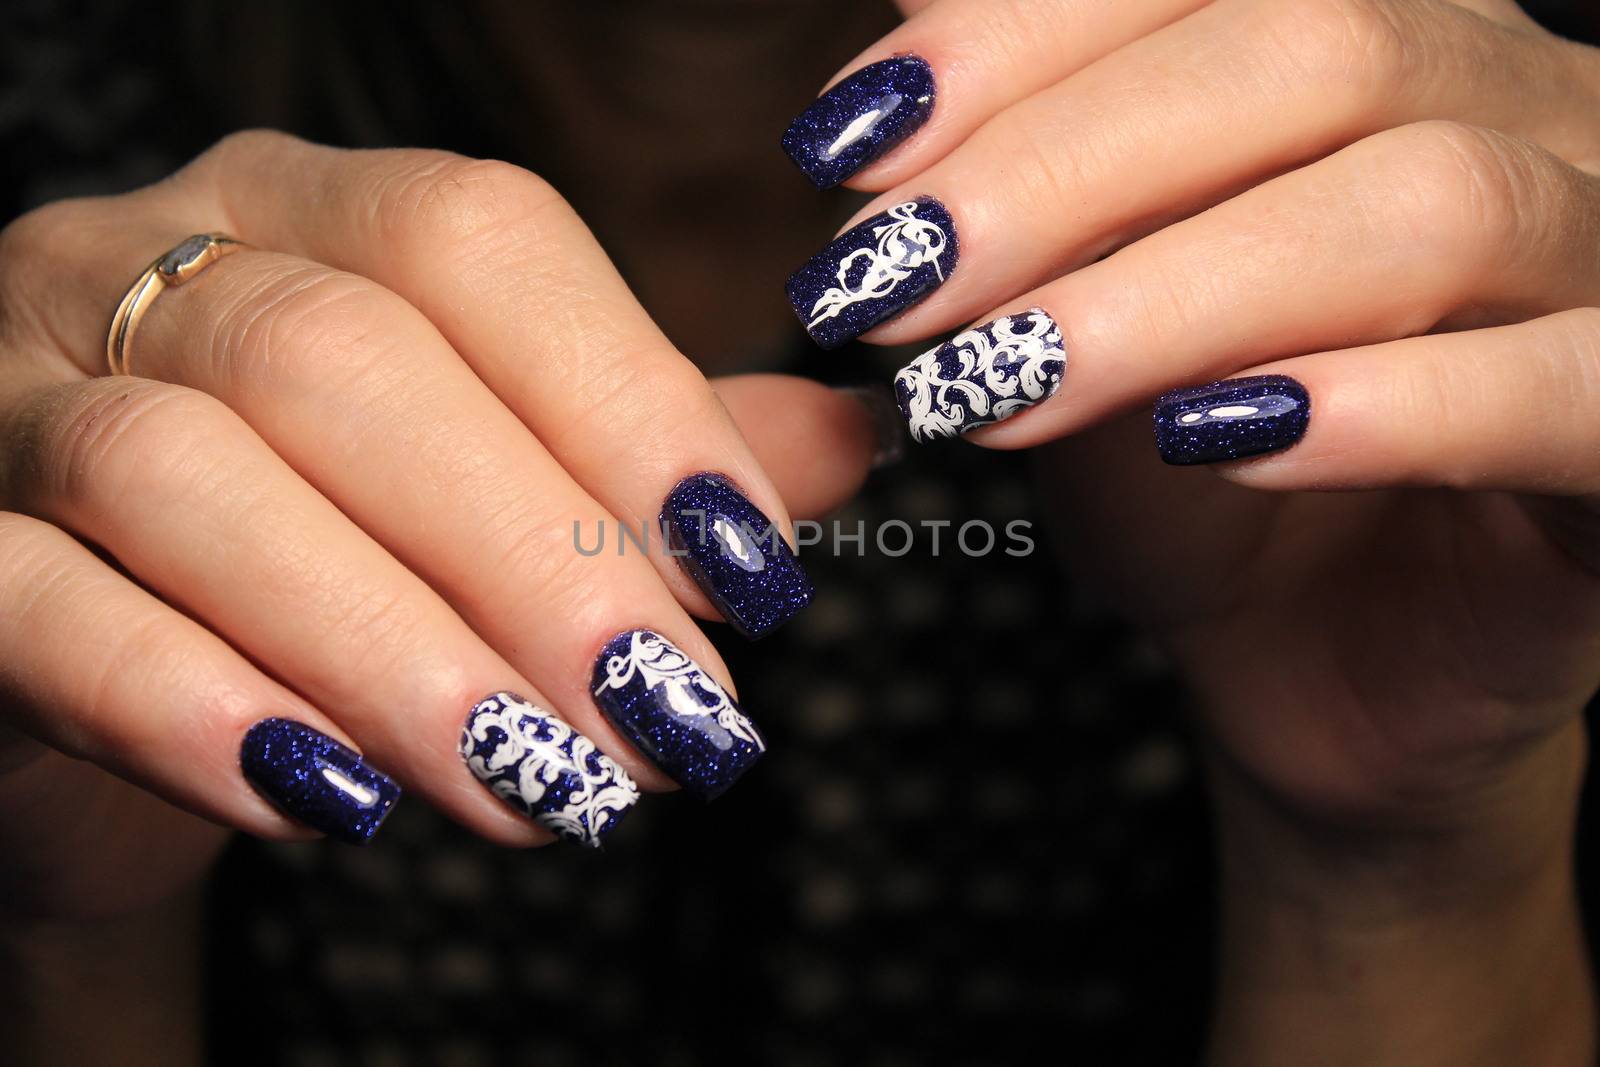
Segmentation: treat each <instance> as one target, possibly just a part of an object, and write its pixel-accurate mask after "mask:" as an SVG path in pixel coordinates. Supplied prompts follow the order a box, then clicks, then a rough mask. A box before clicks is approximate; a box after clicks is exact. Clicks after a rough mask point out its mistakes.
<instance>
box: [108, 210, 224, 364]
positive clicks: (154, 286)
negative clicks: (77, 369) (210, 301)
mask: <svg viewBox="0 0 1600 1067" xmlns="http://www.w3.org/2000/svg"><path fill="white" fill-rule="evenodd" d="M248 247H249V246H248V245H246V244H244V243H243V242H241V241H237V240H235V239H234V238H232V237H229V236H228V235H227V234H225V233H197V234H195V235H194V236H193V237H189V238H186V239H185V240H184V241H183V242H182V243H180V244H179V245H178V246H177V247H175V248H173V249H172V250H171V251H170V252H165V253H163V254H162V255H161V256H159V257H158V258H157V259H156V261H155V262H154V263H152V264H150V266H148V267H146V268H145V272H144V273H143V274H141V275H139V280H138V281H136V282H134V283H133V286H132V287H131V288H130V289H129V290H128V292H127V295H126V296H124V297H123V298H122V303H120V304H118V305H117V313H116V314H115V315H113V316H111V332H110V333H108V334H106V366H107V367H109V368H110V370H111V373H112V374H127V373H128V345H129V344H130V343H131V342H132V340H133V331H134V330H135V329H136V328H137V327H138V325H139V320H140V319H142V318H144V313H145V312H146V311H148V310H150V305H151V304H153V303H155V299H156V297H158V296H160V295H161V293H162V291H163V290H165V289H168V288H173V287H176V286H179V285H182V284H183V283H185V282H187V281H190V280H191V279H193V278H194V276H195V275H197V274H199V273H200V272H201V271H203V270H205V269H206V268H207V267H209V266H211V264H213V263H215V262H216V261H217V260H219V259H221V258H222V257H223V256H227V255H232V254H233V253H235V252H238V251H240V250H241V249H244V248H248Z"/></svg>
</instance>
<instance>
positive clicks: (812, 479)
mask: <svg viewBox="0 0 1600 1067" xmlns="http://www.w3.org/2000/svg"><path fill="white" fill-rule="evenodd" d="M711 384H712V386H713V387H714V388H715V389H716V391H717V395H718V396H719V397H720V398H721V399H722V403H723V404H724V405H726V407H727V409H728V412H729V414H731V415H732V416H733V421H734V422H735V424H737V425H738V427H739V432H740V433H742V434H744V437H745V440H746V441H748V442H750V447H751V449H753V450H754V451H755V454H756V458H757V459H758V460H759V461H760V463H761V465H762V466H763V467H764V468H765V469H766V471H767V473H768V475H769V476H770V477H771V478H772V483H773V485H775V486H776V487H777V489H778V493H779V495H780V496H782V497H783V499H784V501H785V502H787V504H788V505H789V511H790V513H791V514H794V515H796V516H798V517H800V518H802V519H816V518H820V517H822V516H823V515H826V514H828V513H829V512H831V511H833V510H834V509H835V508H837V507H839V506H840V505H842V504H844V503H845V502H846V501H847V500H849V499H850V498H851V497H853V496H854V495H855V494H856V492H857V490H859V489H860V488H861V484H862V483H863V482H864V481H866V478H867V475H868V473H870V472H871V470H872V468H873V466H874V465H876V464H881V463H883V462H884V461H885V460H886V458H887V457H888V455H889V454H891V453H894V452H897V451H898V446H899V442H900V440H901V438H902V437H903V436H904V432H905V431H904V429H903V428H902V427H901V426H900V425H899V424H898V420H897V418H896V416H895V413H894V411H893V407H892V403H891V402H890V401H889V399H888V397H887V396H883V397H881V398H880V397H876V396H875V395H874V394H872V393H870V392H867V391H862V390H854V389H830V388H828V387H827V386H825V385H821V384H819V383H817V382H813V381H809V380H807V379H804V378H790V377H785V376H782V375H777V374H743V375H736V376H734V377H729V378H717V379H714V380H713V381H712V383H711Z"/></svg>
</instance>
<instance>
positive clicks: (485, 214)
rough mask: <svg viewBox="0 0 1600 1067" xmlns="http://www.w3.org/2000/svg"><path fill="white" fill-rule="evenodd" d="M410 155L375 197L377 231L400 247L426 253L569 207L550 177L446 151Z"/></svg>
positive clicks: (505, 164)
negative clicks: (548, 178)
mask: <svg viewBox="0 0 1600 1067" xmlns="http://www.w3.org/2000/svg"><path fill="white" fill-rule="evenodd" d="M408 156H409V157H410V161H409V162H408V163H407V164H405V165H403V166H401V167H399V168H397V169H396V170H395V172H394V173H392V174H389V175H387V176H386V177H385V178H384V179H383V180H382V182H381V188H380V190H379V191H378V194H377V196H376V197H375V198H374V200H373V201H372V202H373V203H374V205H375V207H374V211H375V212H376V225H377V228H378V231H379V235H380V236H381V237H382V238H383V239H384V240H385V241H387V242H389V243H391V244H392V245H394V246H396V247H399V248H403V249H410V250H412V251H414V252H420V253H423V254H434V253H437V251H438V250H439V249H440V248H441V247H442V248H444V249H447V250H448V249H454V248H459V247H462V246H466V245H470V244H471V243H473V242H474V241H476V240H478V239H479V238H482V237H484V236H486V235H488V234H490V233H493V232H494V231H497V230H502V229H508V228H516V227H520V226H522V225H525V224H526V223H527V222H528V221H529V220H532V219H536V218H538V217H539V216H540V215H541V214H543V213H544V212H546V211H549V210H551V209H553V208H559V207H564V206H565V201H564V200H563V199H562V198H561V195H560V194H559V193H557V192H556V191H555V189H554V188H552V187H551V186H550V184H549V183H548V182H546V181H544V179H542V178H540V177H538V176H537V175H535V174H533V173H531V172H529V171H526V170H524V169H522V168H521V167H518V166H514V165H512V164H510V163H503V162H500V161H499V160H493V159H469V158H466V157H464V156H455V155H449V154H446V153H408Z"/></svg>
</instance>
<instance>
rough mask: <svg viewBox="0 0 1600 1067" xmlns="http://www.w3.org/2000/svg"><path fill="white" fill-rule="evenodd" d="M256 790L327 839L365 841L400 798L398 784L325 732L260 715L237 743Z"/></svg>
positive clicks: (243, 764) (357, 842)
mask: <svg viewBox="0 0 1600 1067" xmlns="http://www.w3.org/2000/svg"><path fill="white" fill-rule="evenodd" d="M239 766H240V768H241V769H242V770H243V771H244V776H245V779H246V780H247V781H249V783H250V784H251V785H252V786H254V787H255V789H256V791H257V792H258V793H260V794H261V795H262V796H264V797H266V798H267V799H268V800H269V801H271V802H272V803H273V804H274V805H276V806H277V807H278V808H280V809H282V811H283V812H284V813H285V814H287V815H289V816H290V817H292V818H294V819H296V820H297V821H299V822H302V823H304V824H305V825H307V826H309V827H311V828H312V829H313V830H320V831H322V832H323V833H325V834H327V835H328V836H329V837H334V838H338V839H339V840H340V841H346V842H348V843H350V844H353V845H359V844H364V843H365V842H366V841H368V840H369V839H370V838H371V837H372V835H373V834H375V833H377V832H378V827H379V826H380V825H382V824H383V820H384V819H385V818H386V817H387V816H388V814H389V812H390V810H391V809H392V808H393V807H394V805H395V801H397V800H399V799H400V787H399V786H398V785H396V784H395V783H394V781H393V780H392V779H391V778H389V777H388V776H387V775H384V774H380V773H379V772H377V771H375V770H373V769H372V768H371V767H369V766H367V765H366V763H365V762H363V761H362V759H361V757H360V756H358V755H357V754H356V753H354V752H352V751H351V750H350V749H348V748H346V747H345V746H344V745H341V744H340V743H339V742H337V741H335V740H334V739H333V738H331V737H329V736H328V735H326V734H323V733H319V732H318V731H316V730H313V729H312V728H311V727H309V726H306V725H305V724H304V723H298V722H295V721H293V720H292V719H263V720H262V721H260V722H258V723H256V724H255V725H254V726H252V727H250V729H249V731H248V732H247V733H246V734H245V735H244V741H243V742H241V743H240V745H239Z"/></svg>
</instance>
